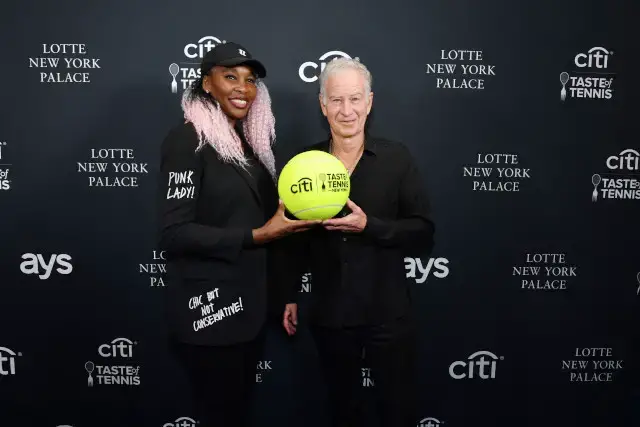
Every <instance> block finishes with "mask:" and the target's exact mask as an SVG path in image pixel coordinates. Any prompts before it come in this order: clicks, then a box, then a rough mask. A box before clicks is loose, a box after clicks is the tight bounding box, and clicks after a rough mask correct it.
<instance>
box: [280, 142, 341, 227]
mask: <svg viewBox="0 0 640 427" xmlns="http://www.w3.org/2000/svg"><path fill="white" fill-rule="evenodd" d="M350 190H351V180H350V179H349V173H348V172H347V169H346V168H345V167H344V165H343V164H342V162H341V161H340V160H338V159H337V158H335V157H334V156H332V155H331V154H329V153H327V152H324V151H317V150H311V151H305V152H302V153H300V154H298V155H297V156H295V157H293V158H292V159H291V160H289V162H288V163H287V164H286V165H285V166H284V168H282V172H281V173H280V177H279V178H278V195H279V196H280V199H281V200H282V202H283V203H284V205H285V207H286V208H287V210H288V211H289V212H291V214H292V215H293V216H295V217H296V218H298V219H329V218H333V217H334V216H335V215H336V214H337V213H338V212H340V211H341V210H342V208H343V207H344V205H345V204H346V203H347V199H348V198H349V192H350Z"/></svg>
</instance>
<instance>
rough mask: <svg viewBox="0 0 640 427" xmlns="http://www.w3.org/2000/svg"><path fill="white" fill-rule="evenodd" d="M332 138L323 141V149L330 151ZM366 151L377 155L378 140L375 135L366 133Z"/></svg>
mask: <svg viewBox="0 0 640 427" xmlns="http://www.w3.org/2000/svg"><path fill="white" fill-rule="evenodd" d="M330 141H331V139H327V140H325V141H324V142H323V143H322V150H323V151H326V152H327V153H329V142H330ZM364 152H365V153H367V154H373V155H374V156H375V155H377V147H376V140H375V138H373V137H370V136H368V135H366V136H365V137H364Z"/></svg>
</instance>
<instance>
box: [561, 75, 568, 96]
mask: <svg viewBox="0 0 640 427" xmlns="http://www.w3.org/2000/svg"><path fill="white" fill-rule="evenodd" d="M568 81H569V73H566V72H564V71H563V72H562V73H560V83H562V90H561V91H560V100H562V101H564V100H565V99H567V89H566V88H565V86H566V84H567V82H568Z"/></svg>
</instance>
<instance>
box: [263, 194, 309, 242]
mask: <svg viewBox="0 0 640 427" xmlns="http://www.w3.org/2000/svg"><path fill="white" fill-rule="evenodd" d="M321 223H322V221H320V220H292V219H289V218H287V217H286V216H285V206H284V203H282V200H280V201H279V203H278V210H277V211H276V213H275V214H274V215H273V216H272V217H271V219H270V220H269V221H267V223H266V224H265V225H263V226H262V227H260V228H257V229H255V230H253V241H254V243H257V244H262V243H267V242H270V241H272V240H276V239H280V238H282V237H285V236H287V235H289V234H292V233H298V232H300V231H306V230H309V229H310V228H313V227H314V226H316V225H318V224H321Z"/></svg>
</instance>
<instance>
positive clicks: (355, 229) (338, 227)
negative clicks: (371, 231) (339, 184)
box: [322, 199, 367, 233]
mask: <svg viewBox="0 0 640 427" xmlns="http://www.w3.org/2000/svg"><path fill="white" fill-rule="evenodd" d="M347 207H348V208H349V209H351V213H350V214H349V215H347V216H345V217H342V218H332V219H327V220H325V221H322V225H323V226H324V228H326V229H327V230H331V231H343V232H345V233H362V230H364V228H365V227H366V226H367V214H365V213H364V211H363V210H362V209H360V207H359V206H358V205H356V204H355V203H353V202H352V201H351V199H349V200H347Z"/></svg>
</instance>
